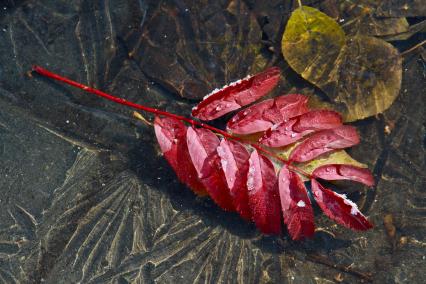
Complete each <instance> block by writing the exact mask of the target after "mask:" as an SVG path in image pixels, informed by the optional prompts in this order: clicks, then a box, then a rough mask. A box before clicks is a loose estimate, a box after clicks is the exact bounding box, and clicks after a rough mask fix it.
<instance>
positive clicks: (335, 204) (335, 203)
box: [311, 179, 373, 231]
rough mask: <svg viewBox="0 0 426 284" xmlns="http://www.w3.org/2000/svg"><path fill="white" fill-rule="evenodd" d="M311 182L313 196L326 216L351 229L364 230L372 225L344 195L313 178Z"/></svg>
mask: <svg viewBox="0 0 426 284" xmlns="http://www.w3.org/2000/svg"><path fill="white" fill-rule="evenodd" d="M311 184H312V193H313V195H314V198H315V200H316V201H317V203H318V205H319V206H320V207H321V209H322V211H324V213H325V215H327V217H329V218H330V219H333V220H334V221H336V222H337V223H339V224H341V225H343V226H346V227H348V228H350V229H353V230H358V231H365V230H368V229H370V228H372V227H373V225H372V224H371V223H370V222H369V221H368V220H367V218H365V216H364V215H363V214H362V213H361V212H360V211H359V210H358V207H357V205H356V204H355V203H353V202H352V201H350V200H349V199H347V198H346V196H344V195H342V194H338V193H336V192H334V191H331V190H329V189H327V188H325V187H323V186H322V185H321V184H320V183H318V182H317V181H316V180H315V179H312V180H311Z"/></svg>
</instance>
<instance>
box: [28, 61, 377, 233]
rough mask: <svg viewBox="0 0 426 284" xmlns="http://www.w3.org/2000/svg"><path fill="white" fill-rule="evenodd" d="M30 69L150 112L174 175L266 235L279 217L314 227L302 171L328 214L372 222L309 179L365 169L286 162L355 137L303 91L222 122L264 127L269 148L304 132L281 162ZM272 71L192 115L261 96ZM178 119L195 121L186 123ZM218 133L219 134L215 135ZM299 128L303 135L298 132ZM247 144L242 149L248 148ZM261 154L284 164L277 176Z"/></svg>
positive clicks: (368, 178) (213, 114) (359, 225)
mask: <svg viewBox="0 0 426 284" xmlns="http://www.w3.org/2000/svg"><path fill="white" fill-rule="evenodd" d="M33 70H34V71H35V72H37V73H38V74H40V75H43V76H46V77H49V78H52V79H55V80H58V81H60V82H64V83H66V84H69V85H72V86H74V87H77V88H80V89H82V90H84V91H86V92H89V93H92V94H95V95H97V96H100V97H103V98H106V99H108V100H111V101H114V102H116V103H119V104H122V105H126V106H129V107H132V108H136V109H138V110H142V111H147V112H149V113H153V114H155V115H156V118H155V121H154V128H155V134H156V136H157V140H158V143H159V145H160V148H161V151H162V152H163V154H164V157H165V158H166V159H167V161H168V162H169V163H170V165H171V167H172V168H173V169H174V171H175V172H176V175H177V177H178V178H179V180H180V181H182V182H183V183H185V184H186V185H188V186H189V187H190V188H191V189H192V190H193V191H195V192H196V193H197V194H205V193H207V194H208V195H210V197H211V198H212V199H213V200H214V202H216V203H217V204H218V205H219V206H220V207H221V208H223V209H225V210H229V211H237V212H238V213H239V214H240V215H241V216H242V217H243V218H245V219H251V220H253V221H254V223H255V224H256V226H257V227H258V228H259V230H260V231H262V232H263V233H265V234H279V233H280V232H281V216H283V219H284V222H285V223H286V224H287V227H288V231H289V233H290V235H291V237H292V238H293V239H295V240H298V239H302V238H305V237H311V236H312V235H313V234H314V229H315V227H314V221H313V212H312V211H313V210H312V206H311V203H310V200H309V197H308V194H307V191H306V188H305V186H304V184H303V182H302V179H301V175H303V176H305V177H306V178H310V179H311V184H312V194H313V196H314V198H315V200H316V201H317V203H318V205H319V206H320V207H321V209H322V210H323V211H324V213H325V214H326V215H327V216H328V217H330V218H331V219H333V220H335V221H336V222H338V223H340V224H343V225H344V226H346V227H349V228H351V229H354V230H367V229H369V228H371V227H372V225H371V223H370V222H369V221H368V220H367V219H366V218H365V217H364V216H363V215H362V214H361V213H360V212H359V210H358V208H357V206H356V204H354V203H353V202H352V201H350V200H348V199H347V198H346V197H345V196H344V195H341V194H338V193H335V192H333V191H331V190H329V189H327V188H324V187H323V186H322V185H321V184H320V183H318V181H317V180H316V178H318V179H324V180H341V179H348V180H353V181H356V182H361V183H364V184H366V185H368V186H371V185H373V177H372V175H371V173H370V172H369V171H368V170H367V169H363V168H358V167H355V166H352V165H338V164H328V165H323V166H320V167H318V168H316V169H314V171H313V172H312V174H309V173H307V172H305V171H304V170H303V168H298V167H297V165H295V164H292V165H291V166H289V165H290V164H291V162H306V161H310V160H312V159H315V158H316V157H318V156H320V155H322V154H324V153H327V152H330V151H334V150H338V149H343V148H347V147H351V146H353V145H355V144H357V143H359V137H358V134H357V132H356V130H355V128H353V127H351V126H345V125H343V126H342V125H341V124H342V121H341V118H340V115H338V114H337V113H335V112H332V111H327V110H313V111H309V109H308V106H307V102H308V99H307V97H305V96H303V95H297V94H292V95H286V96H280V97H277V98H275V99H269V100H265V101H263V102H260V103H257V104H254V105H253V106H251V107H249V108H247V109H245V110H242V111H240V112H239V113H237V114H236V115H235V116H234V118H233V119H232V120H231V121H229V122H228V124H227V128H228V130H229V131H231V132H233V133H235V134H241V135H246V134H252V133H257V132H260V133H262V132H265V131H266V133H262V134H263V137H262V139H261V140H260V142H261V143H263V145H266V146H270V147H281V146H284V145H288V144H291V143H294V142H296V141H299V140H300V139H302V138H303V139H304V140H302V141H301V143H300V144H299V145H297V146H295V148H294V150H293V151H292V152H291V154H290V160H289V161H283V158H282V157H280V156H278V155H277V154H275V153H274V152H271V151H269V150H267V149H264V148H262V147H261V146H260V145H258V144H251V143H250V142H245V140H243V138H241V137H237V136H234V135H232V134H230V133H227V132H225V131H223V130H220V129H217V128H215V127H213V126H210V125H207V124H204V123H200V122H198V121H195V120H192V119H189V118H186V117H183V116H179V115H176V114H172V113H169V112H166V111H162V110H158V109H156V108H151V107H148V106H143V105H139V104H135V103H133V102H129V101H127V100H124V99H121V98H118V97H114V96H112V95H109V94H106V93H104V92H102V91H100V90H96V89H93V88H91V87H89V86H85V85H83V84H80V83H78V82H75V81H72V80H70V79H68V78H65V77H62V76H59V75H57V74H54V73H52V72H49V71H47V70H45V69H43V68H41V67H39V66H34V67H33ZM279 76H280V72H279V69H278V68H270V69H268V70H266V71H265V72H262V73H259V74H257V75H254V76H252V77H248V78H246V79H243V80H241V81H238V82H235V83H232V84H231V85H230V86H227V87H225V88H223V89H222V90H218V91H215V92H213V94H212V95H210V96H209V97H208V98H206V99H205V100H204V101H202V102H201V103H200V104H199V106H198V107H197V108H195V109H194V111H193V115H194V116H197V117H198V118H200V119H204V120H210V119H214V118H217V117H220V116H221V115H223V114H225V113H228V112H230V111H232V110H236V109H239V108H240V107H242V106H245V105H247V104H250V103H252V102H254V101H255V100H257V99H259V98H260V97H262V96H264V95H266V94H267V93H268V92H269V91H270V90H271V89H272V88H273V87H274V86H275V85H276V84H277V82H278V80H279ZM183 122H187V123H189V124H191V125H192V126H199V127H200V128H193V127H190V128H187V127H186V126H185V125H184V124H183ZM212 130H213V131H214V132H215V133H216V134H215V133H213V132H212ZM217 134H220V135H221V136H223V137H224V138H225V139H223V140H222V141H220V140H219V138H218V137H217ZM306 135H309V136H307V137H304V136H306ZM246 138H247V137H245V138H244V139H246ZM237 141H240V142H241V143H240V142H237ZM253 148H254V151H252V153H251V154H249V152H248V150H247V149H253ZM259 153H261V154H265V155H266V156H264V155H261V154H259ZM268 157H270V158H273V159H275V161H276V162H279V163H281V164H282V166H283V168H282V169H281V170H280V173H279V177H278V179H277V176H276V173H275V168H274V164H273V163H272V162H271V160H270V159H269V158H268Z"/></svg>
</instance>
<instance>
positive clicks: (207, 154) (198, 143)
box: [186, 127, 235, 211]
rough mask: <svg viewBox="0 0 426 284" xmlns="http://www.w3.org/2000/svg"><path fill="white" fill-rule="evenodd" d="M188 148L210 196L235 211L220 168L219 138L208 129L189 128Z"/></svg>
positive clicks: (224, 207) (221, 205) (225, 207)
mask: <svg viewBox="0 0 426 284" xmlns="http://www.w3.org/2000/svg"><path fill="white" fill-rule="evenodd" d="M186 138H187V143H188V150H189V154H190V156H191V160H192V163H193V164H194V167H195V169H196V171H197V173H198V178H199V179H200V180H201V182H202V183H203V185H204V186H205V188H206V190H207V192H208V193H209V195H210V197H211V198H212V199H213V200H214V202H216V203H217V204H218V205H219V206H220V207H221V208H222V209H224V210H229V211H234V210H235V208H234V205H233V202H232V198H231V195H230V193H229V189H228V187H227V184H226V180H225V177H224V176H223V173H222V171H221V170H220V167H221V165H220V157H219V155H218V154H217V151H216V148H217V146H219V138H217V136H216V135H215V134H214V133H213V132H211V131H210V130H207V129H203V128H200V129H194V128H192V127H190V128H188V131H187V136H186Z"/></svg>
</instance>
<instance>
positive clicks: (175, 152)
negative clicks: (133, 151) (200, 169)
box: [154, 116, 207, 195]
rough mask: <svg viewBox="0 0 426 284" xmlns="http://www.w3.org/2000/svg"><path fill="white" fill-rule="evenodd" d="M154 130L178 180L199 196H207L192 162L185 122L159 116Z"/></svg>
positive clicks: (155, 121) (156, 118)
mask: <svg viewBox="0 0 426 284" xmlns="http://www.w3.org/2000/svg"><path fill="white" fill-rule="evenodd" d="M154 130H155V135H156V136H157V141H158V144H159V145H160V148H161V152H162V153H163V154H164V157H165V158H166V160H167V161H168V162H169V164H170V166H171V167H172V168H173V170H174V171H175V173H176V175H177V177H178V179H179V180H180V181H181V182H182V183H184V184H186V185H187V186H188V187H189V188H190V189H192V190H193V191H194V192H195V193H197V194H199V195H206V194H207V192H206V190H205V188H204V186H203V184H202V183H201V182H200V180H199V179H198V175H197V171H196V170H195V168H194V165H193V164H192V162H191V158H190V156H189V152H188V145H187V143H186V131H187V127H186V126H185V125H184V124H183V122H181V121H179V120H176V119H172V118H167V117H163V118H160V117H159V116H156V117H155V120H154Z"/></svg>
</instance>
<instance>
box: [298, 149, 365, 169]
mask: <svg viewBox="0 0 426 284" xmlns="http://www.w3.org/2000/svg"><path fill="white" fill-rule="evenodd" d="M329 164H345V165H352V166H357V167H361V168H367V167H368V166H367V165H366V164H363V163H360V162H358V161H357V160H355V159H354V158H352V157H351V156H350V155H349V154H348V153H347V152H346V151H345V150H339V151H336V152H331V153H330V154H328V155H325V156H322V157H318V158H317V159H314V160H312V161H309V162H306V163H300V164H297V166H298V167H300V168H301V169H302V170H304V171H305V172H307V173H309V174H311V173H312V172H313V171H314V170H315V169H316V168H318V167H320V166H324V165H329Z"/></svg>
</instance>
